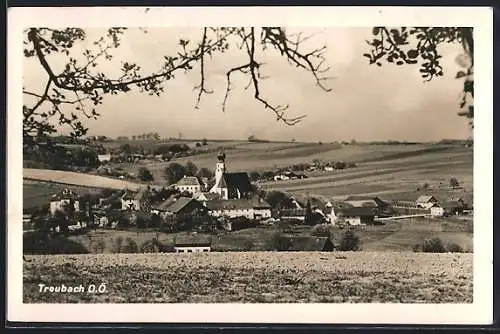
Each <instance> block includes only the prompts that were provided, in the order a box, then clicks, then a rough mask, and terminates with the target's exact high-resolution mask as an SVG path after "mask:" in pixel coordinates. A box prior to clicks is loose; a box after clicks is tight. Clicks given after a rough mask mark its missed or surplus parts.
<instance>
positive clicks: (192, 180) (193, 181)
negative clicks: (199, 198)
mask: <svg viewBox="0 0 500 334" xmlns="http://www.w3.org/2000/svg"><path fill="white" fill-rule="evenodd" d="M177 185H178V186H199V185H200V181H199V180H198V178H197V177H196V176H184V177H183V178H182V179H180V180H179V181H178V182H177Z"/></svg>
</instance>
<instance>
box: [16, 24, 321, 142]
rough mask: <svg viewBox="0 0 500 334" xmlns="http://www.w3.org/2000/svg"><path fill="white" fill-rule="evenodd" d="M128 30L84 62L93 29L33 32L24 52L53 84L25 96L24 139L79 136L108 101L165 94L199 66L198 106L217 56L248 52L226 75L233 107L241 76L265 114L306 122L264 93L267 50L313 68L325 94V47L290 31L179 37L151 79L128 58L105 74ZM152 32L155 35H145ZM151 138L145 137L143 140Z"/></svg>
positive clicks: (215, 31) (114, 31)
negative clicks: (63, 131) (59, 62)
mask: <svg viewBox="0 0 500 334" xmlns="http://www.w3.org/2000/svg"><path fill="white" fill-rule="evenodd" d="M126 30H127V28H123V27H113V28H109V29H108V30H107V32H106V34H105V35H104V36H101V37H100V38H98V39H97V40H95V41H94V42H93V47H91V48H88V49H84V50H83V57H81V56H80V55H77V53H79V51H78V50H79V47H77V46H82V44H83V43H86V42H88V36H87V33H86V30H85V29H81V28H64V29H57V28H29V29H27V30H25V32H24V41H23V43H24V55H25V57H28V58H31V57H34V58H35V59H36V60H37V62H38V63H39V64H40V66H41V68H42V69H43V71H44V72H45V74H46V82H45V85H44V89H43V90H42V91H41V92H37V91H33V90H31V89H30V88H27V87H25V88H23V94H24V95H25V96H29V97H31V98H32V101H33V102H32V104H31V105H28V103H27V104H26V105H24V106H23V116H24V121H23V137H24V142H25V143H26V144H30V143H34V142H36V141H37V139H38V138H39V137H40V136H43V135H45V134H49V133H53V132H55V131H56V129H55V124H54V119H55V120H56V123H57V122H58V123H59V124H60V125H63V126H67V127H69V128H70V129H71V130H72V132H71V135H72V136H73V137H79V136H82V135H84V134H86V132H87V130H88V129H87V128H86V127H85V126H84V125H83V123H82V121H81V119H82V117H86V118H95V119H96V118H97V117H98V116H99V113H98V112H97V110H96V109H95V106H98V105H100V104H102V103H103V101H104V97H105V96H108V95H118V94H124V93H127V92H130V91H132V90H136V91H138V92H141V93H146V94H149V95H157V96H159V95H161V94H162V93H163V92H164V91H165V84H166V83H167V82H168V81H170V80H173V79H174V78H176V76H177V75H178V74H180V73H182V72H188V71H191V70H193V69H194V68H195V67H197V68H198V69H199V72H200V81H199V84H198V85H197V86H196V87H194V88H195V89H196V90H197V102H196V107H197V106H198V104H199V102H200V100H201V98H202V96H203V95H204V94H209V93H211V92H212V91H211V90H210V89H209V88H208V87H207V84H206V81H205V73H206V65H207V64H206V62H207V60H209V57H212V56H213V55H215V54H220V53H226V52H229V51H230V52H236V51H238V50H241V51H242V52H244V54H245V55H246V60H245V61H243V62H242V63H241V64H237V65H236V66H234V67H231V68H228V69H227V71H226V81H227V86H226V91H225V97H224V99H223V103H222V109H223V110H224V109H225V105H226V102H227V99H228V96H229V94H230V91H231V89H232V85H231V83H232V78H233V75H234V74H236V73H241V74H243V75H246V76H247V77H248V78H249V85H248V88H251V89H252V90H253V97H254V98H255V99H256V100H257V101H259V102H260V103H261V104H262V106H263V107H264V108H265V109H269V110H271V111H272V112H273V113H274V114H275V116H276V118H277V119H278V120H281V121H283V122H285V123H286V124H295V123H297V122H299V121H300V120H302V119H303V117H304V116H303V115H301V116H298V117H287V115H286V114H285V111H286V110H287V108H288V106H286V105H285V106H284V105H278V104H274V103H272V102H270V101H269V100H267V99H266V98H265V97H264V96H263V94H262V92H261V90H260V81H261V80H262V79H263V76H262V74H261V71H262V69H263V66H264V64H263V63H262V62H261V61H260V59H259V57H260V51H265V52H270V51H271V52H272V51H275V52H276V53H277V54H278V55H280V56H282V57H284V58H285V59H286V60H287V61H288V62H289V63H290V64H291V65H292V66H294V67H296V68H300V69H302V70H305V71H308V72H309V73H311V74H312V76H313V79H314V82H315V83H316V84H317V85H318V86H319V87H320V88H321V89H323V90H325V91H329V90H330V89H329V88H327V87H326V86H325V85H324V81H325V80H327V79H328V78H327V77H325V72H326V71H327V70H328V67H326V66H325V65H324V61H325V59H324V52H325V49H326V48H325V47H320V48H316V49H312V50H305V49H304V45H303V44H304V43H303V42H304V41H305V40H306V39H307V38H308V37H307V36H302V35H301V34H295V35H294V34H290V33H288V32H287V31H286V30H285V29H284V28H282V27H260V28H257V27H227V28H224V27H222V28H213V27H204V28H201V29H200V35H199V39H198V40H188V39H186V38H180V39H179V46H178V50H175V51H174V52H172V54H171V55H165V56H164V57H163V64H162V65H161V67H160V68H159V69H158V70H156V71H155V72H154V73H152V74H145V73H144V72H143V70H142V68H141V66H140V65H139V64H135V63H132V62H130V61H127V60H126V59H120V60H119V61H118V62H120V63H121V74H119V75H118V76H116V77H113V76H110V75H107V74H105V73H104V72H103V71H102V70H101V69H100V67H99V64H100V63H101V62H102V61H103V60H104V61H106V60H107V61H113V59H114V57H113V55H112V50H113V49H116V48H118V47H120V44H121V38H122V35H123V34H124V33H125V32H126ZM144 32H145V33H147V31H145V30H144ZM49 55H50V56H54V55H57V56H58V57H61V58H62V59H63V62H64V66H63V67H62V71H61V70H59V69H58V68H57V67H56V66H54V65H53V64H51V61H52V57H48V56H49ZM141 137H142V138H144V137H143V136H141Z"/></svg>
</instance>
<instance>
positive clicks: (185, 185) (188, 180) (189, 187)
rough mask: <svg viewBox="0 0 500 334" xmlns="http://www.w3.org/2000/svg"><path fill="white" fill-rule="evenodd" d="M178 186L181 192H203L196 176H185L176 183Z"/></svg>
mask: <svg viewBox="0 0 500 334" xmlns="http://www.w3.org/2000/svg"><path fill="white" fill-rule="evenodd" d="M175 186H176V188H177V189H178V190H179V191H180V192H185V191H186V192H188V193H190V194H197V193H200V192H201V188H202V186H201V183H200V180H198V178H197V177H196V176H184V177H183V178H182V179H180V180H179V181H178V182H177V183H176V185H175Z"/></svg>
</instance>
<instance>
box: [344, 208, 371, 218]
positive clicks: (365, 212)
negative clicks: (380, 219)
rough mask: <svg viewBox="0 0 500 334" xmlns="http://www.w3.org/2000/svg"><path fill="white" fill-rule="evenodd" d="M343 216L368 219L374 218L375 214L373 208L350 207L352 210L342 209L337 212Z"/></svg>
mask: <svg viewBox="0 0 500 334" xmlns="http://www.w3.org/2000/svg"><path fill="white" fill-rule="evenodd" d="M339 211H340V212H341V213H342V214H343V215H344V216H349V217H352V216H355V217H370V216H374V215H375V212H374V210H373V208H370V207H364V206H361V207H352V208H343V209H341V210H339Z"/></svg>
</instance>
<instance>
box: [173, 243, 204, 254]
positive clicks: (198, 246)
mask: <svg viewBox="0 0 500 334" xmlns="http://www.w3.org/2000/svg"><path fill="white" fill-rule="evenodd" d="M174 249H175V252H176V253H201V252H210V251H211V250H212V247H211V244H210V243H202V242H199V243H198V242H193V243H176V244H174Z"/></svg>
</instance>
